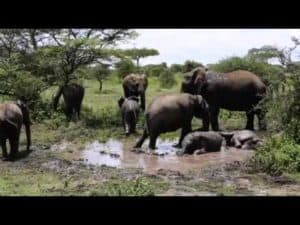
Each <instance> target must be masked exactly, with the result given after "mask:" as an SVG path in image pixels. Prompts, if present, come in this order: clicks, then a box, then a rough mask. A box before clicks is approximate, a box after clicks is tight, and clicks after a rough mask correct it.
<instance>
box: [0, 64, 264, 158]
mask: <svg viewBox="0 0 300 225" xmlns="http://www.w3.org/2000/svg"><path fill="white" fill-rule="evenodd" d="M183 77H184V79H183V82H182V84H181V90H180V92H178V93H173V94H164V95H160V96H157V97H156V98H154V100H153V101H152V102H151V103H150V104H148V107H147V108H146V107H145V105H146V91H147V87H148V79H147V76H146V75H145V74H129V75H127V76H126V77H125V78H124V80H123V90H124V97H121V98H120V99H119V100H118V104H119V107H120V110H121V112H122V113H121V114H122V122H123V126H124V130H125V133H126V135H130V134H131V133H135V132H136V124H137V123H138V118H139V113H140V109H141V110H142V111H144V116H145V121H146V122H145V126H144V131H143V134H142V136H141V138H140V139H139V140H138V141H137V142H136V143H135V145H134V146H133V148H134V149H136V148H140V147H142V145H143V143H144V141H145V140H146V139H147V138H148V137H149V138H150V141H149V148H150V149H155V148H156V140H157V138H158V136H159V135H160V134H162V133H166V132H171V131H176V130H178V129H180V128H181V135H180V138H179V142H178V144H176V145H175V146H174V147H178V148H181V151H178V153H180V154H184V153H187V154H200V153H203V152H209V151H219V150H220V149H221V146H222V145H224V143H225V145H226V146H234V147H236V148H242V149H251V148H253V149H255V148H256V147H257V146H258V145H259V144H260V143H261V140H260V139H259V138H258V137H257V135H256V134H255V133H254V116H255V115H256V116H257V118H258V126H259V129H260V130H266V121H265V113H266V112H265V111H264V110H262V109H261V107H258V106H259V105H260V104H261V103H263V102H264V101H263V100H264V99H265V95H266V86H265V84H264V83H263V82H262V81H261V79H260V78H259V77H258V76H257V75H255V74H253V73H251V72H249V71H244V70H239V71H233V72H230V73H217V72H214V71H209V70H208V69H207V68H205V67H197V68H195V69H193V70H191V71H189V72H186V73H184V75H183ZM62 95H63V98H64V102H65V113H66V116H67V117H68V118H70V117H71V116H74V115H76V116H77V117H78V118H80V108H81V104H82V101H83V97H84V88H83V87H82V86H81V85H79V84H69V85H66V86H64V87H63V88H62ZM139 102H140V103H139ZM220 109H227V110H231V111H244V112H246V116H247V124H246V127H245V129H244V130H243V129H241V130H238V131H232V132H228V131H227V132H225V131H221V130H220V129H219V122H218V115H219V111H220ZM29 114H30V113H29V109H28V107H27V105H26V104H25V103H24V102H22V101H20V100H18V101H17V102H9V103H3V104H1V105H0V141H1V147H2V152H3V159H5V160H14V159H15V156H16V153H17V152H18V148H19V139H20V131H21V127H22V125H23V124H24V125H25V128H26V137H27V150H30V146H31V131H30V125H31V122H30V115H29ZM193 117H196V118H198V119H202V123H203V126H202V128H199V129H197V130H194V131H192V126H191V122H192V119H193ZM210 126H211V128H212V131H209V129H210ZM7 139H8V140H9V144H10V153H9V154H8V153H7V148H6V140H7Z"/></svg>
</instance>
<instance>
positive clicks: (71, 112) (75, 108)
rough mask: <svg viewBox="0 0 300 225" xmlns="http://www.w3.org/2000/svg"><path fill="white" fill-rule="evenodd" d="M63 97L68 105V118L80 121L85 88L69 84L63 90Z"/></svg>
mask: <svg viewBox="0 0 300 225" xmlns="http://www.w3.org/2000/svg"><path fill="white" fill-rule="evenodd" d="M62 95H63V97H64V101H65V105H66V109H65V110H66V111H65V113H66V116H67V118H68V119H71V118H72V117H73V116H75V117H77V118H78V119H80V110H81V104H82V100H83V97H84V88H83V87H82V86H81V85H79V84H69V85H67V86H65V87H64V88H63V91H62Z"/></svg>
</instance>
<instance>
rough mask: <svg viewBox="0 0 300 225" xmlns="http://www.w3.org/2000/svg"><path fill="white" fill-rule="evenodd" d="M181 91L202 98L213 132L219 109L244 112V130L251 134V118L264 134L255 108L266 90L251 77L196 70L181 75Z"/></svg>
mask: <svg viewBox="0 0 300 225" xmlns="http://www.w3.org/2000/svg"><path fill="white" fill-rule="evenodd" d="M181 91H182V92H185V93H191V94H201V95H202V96H203V98H204V99H205V100H206V101H207V103H208V104H209V111H210V121H211V125H212V129H213V130H214V131H218V130H219V122H218V115H219V111H220V108H223V109H227V110H232V111H245V112H246V115H247V125H246V129H248V130H254V125H253V122H254V116H255V115H257V117H258V121H259V122H258V124H259V129H260V130H266V124H265V112H264V110H262V109H261V107H256V106H257V105H258V104H259V103H260V102H261V101H262V100H263V99H264V98H265V95H266V86H265V84H264V83H263V82H262V81H261V79H260V78H259V77H258V76H256V75H255V74H254V73H251V72H248V71H244V70H238V71H233V72H230V73H217V72H213V71H207V69H205V68H203V67H197V68H195V69H193V70H192V71H190V72H188V73H186V74H184V81H183V82H182V86H181Z"/></svg>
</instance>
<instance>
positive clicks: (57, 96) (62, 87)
mask: <svg viewBox="0 0 300 225" xmlns="http://www.w3.org/2000/svg"><path fill="white" fill-rule="evenodd" d="M63 89H64V86H60V87H59V88H58V90H57V92H56V95H55V96H54V98H53V108H54V110H55V111H56V110H57V105H58V102H59V98H60V96H61V95H62V92H63Z"/></svg>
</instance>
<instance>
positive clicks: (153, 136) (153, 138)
mask: <svg viewBox="0 0 300 225" xmlns="http://www.w3.org/2000/svg"><path fill="white" fill-rule="evenodd" d="M157 137H158V134H151V135H150V142H149V148H150V149H152V150H154V149H155V146H156V139H157Z"/></svg>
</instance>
